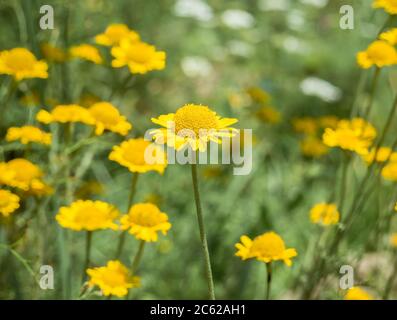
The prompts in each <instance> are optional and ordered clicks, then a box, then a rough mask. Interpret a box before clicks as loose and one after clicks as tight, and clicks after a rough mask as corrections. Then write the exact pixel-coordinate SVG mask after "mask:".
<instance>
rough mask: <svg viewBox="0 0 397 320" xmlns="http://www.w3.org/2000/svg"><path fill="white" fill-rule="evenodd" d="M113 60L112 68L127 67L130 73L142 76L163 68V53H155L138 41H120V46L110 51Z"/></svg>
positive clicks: (154, 50)
mask: <svg viewBox="0 0 397 320" xmlns="http://www.w3.org/2000/svg"><path fill="white" fill-rule="evenodd" d="M111 53H112V56H113V57H114V60H113V61H112V67H114V68H121V67H124V66H128V68H129V69H130V72H131V73H140V74H144V73H146V72H148V71H152V70H163V69H164V68H165V57H166V55H165V52H164V51H156V48H155V47H154V46H151V45H149V44H147V43H144V42H140V41H130V40H129V39H122V40H121V41H120V45H119V46H117V47H113V48H112V50H111Z"/></svg>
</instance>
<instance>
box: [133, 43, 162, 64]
mask: <svg viewBox="0 0 397 320" xmlns="http://www.w3.org/2000/svg"><path fill="white" fill-rule="evenodd" d="M154 52H155V50H154V49H153V47H151V46H149V45H147V44H144V43H137V44H135V45H133V46H132V47H131V48H130V49H129V50H128V51H127V56H128V59H129V60H132V61H134V62H137V63H142V64H143V63H146V62H147V61H149V60H150V58H151V56H152V55H153V54H154Z"/></svg>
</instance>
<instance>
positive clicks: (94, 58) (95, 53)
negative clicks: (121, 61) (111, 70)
mask: <svg viewBox="0 0 397 320" xmlns="http://www.w3.org/2000/svg"><path fill="white" fill-rule="evenodd" d="M69 51H70V55H71V56H72V57H73V58H80V59H84V60H87V61H91V62H93V63H96V64H102V63H103V59H102V57H101V54H100V53H99V50H98V49H97V48H96V47H94V46H92V45H90V44H80V45H78V46H73V47H71V48H70V49H69Z"/></svg>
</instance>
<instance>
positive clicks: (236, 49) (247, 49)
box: [227, 40, 254, 57]
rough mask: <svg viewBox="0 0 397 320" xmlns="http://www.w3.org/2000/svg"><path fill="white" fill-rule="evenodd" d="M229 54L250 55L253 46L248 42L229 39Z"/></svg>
mask: <svg viewBox="0 0 397 320" xmlns="http://www.w3.org/2000/svg"><path fill="white" fill-rule="evenodd" d="M227 46H228V48H229V51H230V53H231V54H234V55H235V56H240V57H250V56H252V54H253V53H254V47H253V46H252V45H250V44H249V43H246V42H243V41H239V40H233V41H229V42H228V44H227Z"/></svg>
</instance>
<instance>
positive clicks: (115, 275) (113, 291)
mask: <svg viewBox="0 0 397 320" xmlns="http://www.w3.org/2000/svg"><path fill="white" fill-rule="evenodd" d="M87 274H88V276H89V277H90V279H89V280H88V285H89V286H90V287H93V286H98V287H99V288H100V289H101V291H102V293H103V295H105V296H111V295H113V296H117V297H124V296H126V295H127V294H128V289H131V288H137V287H139V286H140V278H139V277H135V276H131V275H130V272H129V271H128V268H127V267H126V266H125V265H123V264H122V263H121V262H120V261H118V260H112V261H108V263H107V264H106V266H105V267H98V268H90V269H87Z"/></svg>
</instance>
